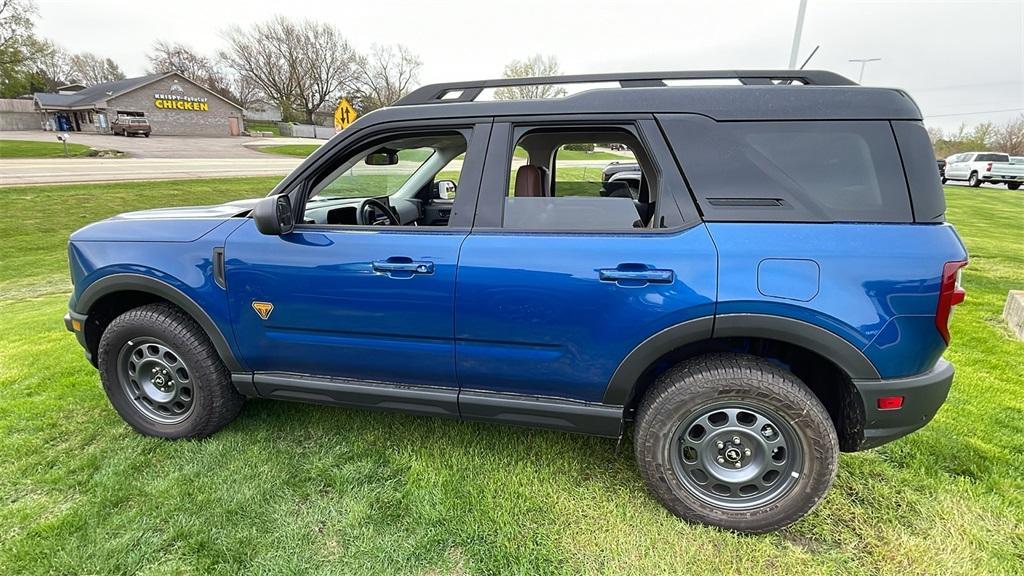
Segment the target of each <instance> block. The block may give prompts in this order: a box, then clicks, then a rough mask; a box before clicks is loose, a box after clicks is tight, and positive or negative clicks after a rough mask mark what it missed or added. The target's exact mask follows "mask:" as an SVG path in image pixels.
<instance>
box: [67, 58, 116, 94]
mask: <svg viewBox="0 0 1024 576" xmlns="http://www.w3.org/2000/svg"><path fill="white" fill-rule="evenodd" d="M71 69H72V71H73V72H72V73H73V74H74V75H75V79H76V80H78V81H80V82H82V83H83V84H85V85H87V86H92V85H94V84H102V83H103V82H113V81H114V80H124V77H125V76H124V72H123V71H122V70H121V67H120V66H118V65H117V63H116V62H114V61H113V60H111V59H110V58H101V57H100V56H97V55H95V54H93V53H92V52H82V53H79V54H75V55H74V56H72V57H71Z"/></svg>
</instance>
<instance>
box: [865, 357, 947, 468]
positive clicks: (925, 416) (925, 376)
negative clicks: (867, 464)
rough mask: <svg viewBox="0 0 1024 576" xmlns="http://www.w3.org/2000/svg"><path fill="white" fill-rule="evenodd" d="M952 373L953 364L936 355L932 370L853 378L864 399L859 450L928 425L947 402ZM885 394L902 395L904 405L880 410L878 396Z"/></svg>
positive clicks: (878, 444) (894, 438)
mask: <svg viewBox="0 0 1024 576" xmlns="http://www.w3.org/2000/svg"><path fill="white" fill-rule="evenodd" d="M953 372H954V369H953V364H951V363H949V362H947V361H946V360H943V359H942V358H939V361H938V362H936V363H935V366H933V367H932V368H931V370H928V371H927V372H924V373H922V374H918V375H916V376H911V377H909V378H896V379H891V380H854V381H853V385H854V386H855V387H856V388H857V391H858V392H860V396H861V399H862V400H863V402H864V430H863V437H862V440H861V442H860V444H859V445H858V449H859V450H866V449H868V448H874V447H876V446H881V445H882V444H885V443H886V442H891V441H893V440H896V439H897V438H901V437H903V436H906V435H907V434H910V433H911V432H913V431H915V430H917V429H918V428H921V427H922V426H924V425H925V424H927V423H928V422H929V421H930V420H931V419H932V417H933V416H935V413H936V412H938V411H939V407H940V406H942V403H943V402H945V401H946V396H947V395H948V394H949V388H950V386H951V385H952V384H953ZM887 396H902V397H903V406H902V407H901V408H898V409H895V410H883V409H880V408H879V407H878V399H879V398H883V397H887Z"/></svg>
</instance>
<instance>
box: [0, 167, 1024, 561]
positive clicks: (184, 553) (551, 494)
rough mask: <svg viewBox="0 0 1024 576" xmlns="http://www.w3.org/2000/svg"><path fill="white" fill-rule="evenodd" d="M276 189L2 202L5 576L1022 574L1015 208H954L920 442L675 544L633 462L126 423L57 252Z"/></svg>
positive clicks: (1023, 418)
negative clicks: (138, 212) (118, 217)
mask: <svg viewBox="0 0 1024 576" xmlns="http://www.w3.org/2000/svg"><path fill="white" fill-rule="evenodd" d="M276 180H277V179H276V178H261V179H238V180H206V181H202V180H190V181H187V182H145V183H122V184H103V185H68V186H39V187H24V188H4V189H0V199H2V201H3V203H4V206H5V213H7V214H17V215H18V217H17V218H10V219H8V221H7V222H6V224H5V226H4V227H2V228H0V293H2V298H0V573H4V574H47V573H53V574H137V573H142V574H237V573H275V574H278V573H336V574H374V575H376V574H542V573H561V574H580V573H619V574H621V573H629V574H751V575H761V574H780V575H781V574H872V575H873V574H892V575H904V574H943V575H944V574H1011V573H1021V571H1022V570H1021V568H1022V566H1024V529H1022V527H1024V473H1022V471H1024V370H1022V369H1021V366H1024V343H1021V342H1017V341H1015V340H1012V339H1011V338H1010V337H1009V333H1008V330H1007V329H1006V328H1005V327H1004V326H1003V325H1002V323H1001V321H1000V319H999V315H1000V312H1001V310H1002V305H1003V301H1004V298H1005V296H1006V292H1007V291H1008V290H1009V289H1012V288H1024V249H1022V246H1024V233H1022V232H1021V230H1022V229H1021V225H1020V218H1021V214H1024V194H1021V193H1011V192H1007V191H1006V190H995V189H986V188H982V189H968V188H962V187H951V188H948V189H947V190H948V198H949V205H950V209H949V219H950V220H951V221H952V222H954V223H955V224H956V225H957V226H958V229H959V231H960V233H961V235H962V237H963V239H964V241H965V243H966V244H967V246H968V248H969V249H970V252H971V258H972V260H971V265H970V267H969V268H967V269H966V271H965V273H964V283H965V285H966V287H967V290H968V298H967V302H966V303H964V304H963V305H961V306H959V307H958V308H957V312H956V314H955V315H954V317H953V326H952V332H953V338H954V340H953V345H952V347H951V349H950V350H949V352H948V353H947V356H948V357H949V358H950V359H951V360H952V361H954V362H955V363H956V364H957V367H958V373H957V378H956V382H955V383H954V386H953V390H952V393H951V395H950V398H949V401H948V402H947V404H946V405H945V407H944V408H943V409H942V410H941V411H940V412H939V414H938V416H937V417H936V419H935V421H934V422H932V423H931V424H930V425H929V426H927V427H926V428H924V429H923V430H921V431H919V432H917V433H915V434H913V435H911V436H909V437H907V438H904V439H902V440H899V441H897V442H894V443H892V444H889V445H887V446H885V447H882V448H880V449H876V450H872V451H869V452H866V453H859V454H845V455H843V456H842V459H841V467H840V471H839V476H838V478H837V479H836V483H835V486H834V487H833V489H832V491H831V493H830V494H829V496H828V498H826V500H825V501H824V503H823V504H822V506H821V507H820V508H818V509H817V510H816V511H815V512H814V513H813V514H812V515H811V516H809V517H808V518H806V519H805V520H803V521H801V522H799V523H797V524H796V525H794V526H793V527H791V528H789V529H787V530H785V531H782V532H779V533H775V534H769V535H764V536H739V535H736V534H732V533H727V532H723V531H720V530H717V529H713V528H707V527H702V526H695V525H690V524H687V523H685V522H682V521H680V520H678V519H676V518H675V517H673V516H671V515H670V514H668V513H667V512H666V511H665V510H664V509H662V508H661V506H659V505H658V504H657V503H656V502H655V501H654V500H653V499H652V498H651V497H650V496H649V495H648V494H647V493H646V492H645V491H644V489H643V487H642V484H641V481H640V477H639V475H638V474H637V471H636V467H635V466H634V464H633V459H632V448H631V446H629V442H628V441H627V442H626V445H625V446H624V447H623V450H622V452H621V453H620V454H619V455H615V453H614V442H612V441H609V440H604V439H597V438H589V437H584V436H575V435H570V434H561V433H555V432H545V431H538V430H529V429H521V428H514V427H507V426H500V425H488V424H477V423H464V422H456V421H452V420H444V419H437V418H429V417H414V416H406V415H401V414H392V413H381V412H370V411H360V410H346V409H340V408H327V407H317V406H308V405H302V404H290V403H285V402H270V401H250V402H248V403H247V404H246V406H245V408H244V409H243V411H242V414H241V416H240V417H239V419H238V420H237V421H236V422H235V423H234V424H232V425H230V426H228V427H227V428H226V429H225V430H223V431H221V432H220V433H218V434H217V435H215V436H214V437H212V438H210V439H208V440H205V441H200V442H191V441H180V442H168V441H162V440H156V439H151V438H143V437H141V436H139V435H137V434H135V433H134V432H132V431H131V430H130V429H129V428H128V427H127V426H126V425H125V424H124V423H122V422H121V420H120V419H119V418H118V417H117V415H116V414H115V413H114V411H113V410H112V409H111V408H110V406H109V405H108V403H107V400H106V398H105V397H104V395H103V393H102V391H101V389H100V386H99V383H98V377H97V375H96V371H95V370H94V369H92V367H91V366H89V365H88V363H87V362H86V361H85V359H84V358H83V357H82V354H81V350H80V349H79V348H78V345H77V344H76V342H75V339H74V337H73V336H72V335H71V334H69V333H67V332H65V331H64V328H63V324H62V322H61V316H62V315H63V314H64V312H65V307H66V301H67V294H68V291H69V289H70V286H69V285H68V281H67V264H66V262H65V256H64V247H65V241H66V238H67V235H68V233H70V232H71V231H72V230H74V229H75V228H78V227H80V226H82V225H83V224H85V223H87V222H90V221H94V220H97V219H100V218H103V217H106V216H109V215H111V214H113V213H115V212H121V211H124V210H129V209H138V208H148V207H153V206H163V205H181V204H188V203H203V202H215V201H222V200H229V199H236V198H242V197H254V196H260V195H262V194H264V193H265V192H266V191H267V190H269V189H270V188H271V187H272V186H273V184H274V183H275V182H276Z"/></svg>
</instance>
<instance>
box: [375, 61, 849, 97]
mask: <svg viewBox="0 0 1024 576" xmlns="http://www.w3.org/2000/svg"><path fill="white" fill-rule="evenodd" d="M665 80H739V82H740V83H741V84H747V85H758V86H764V85H774V84H791V83H793V82H800V83H801V84H807V85H814V86H856V85H857V83H856V82H854V81H852V80H850V79H849V78H846V77H845V76H840V75H839V74H836V73H835V72H829V71H827V70H690V71H677V72H626V73H619V74H578V75H570V76H535V77H532V78H497V79H493V80H476V81H469V82H448V83H444V84H430V85H427V86H423V87H422V88H418V89H416V90H414V91H413V92H411V93H409V94H408V95H406V96H405V97H403V98H402V99H400V100H399V101H398V102H395V103H394V106H411V105H414V104H448V103H455V102H472V101H474V100H476V98H477V97H478V96H480V93H481V92H483V91H484V90H485V89H487V88H501V87H505V86H543V85H548V84H585V83H596V82H618V83H619V86H621V87H623V88H649V87H655V86H666V84H665V82H664V81H665Z"/></svg>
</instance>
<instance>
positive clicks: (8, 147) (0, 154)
mask: <svg viewBox="0 0 1024 576" xmlns="http://www.w3.org/2000/svg"><path fill="white" fill-rule="evenodd" d="M91 154H93V149H92V148H90V147H88V146H85V145H84V144H70V143H69V144H68V156H89V155H91ZM63 157H64V143H63V142H57V141H56V140H55V141H53V142H32V141H29V140H0V158H63Z"/></svg>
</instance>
